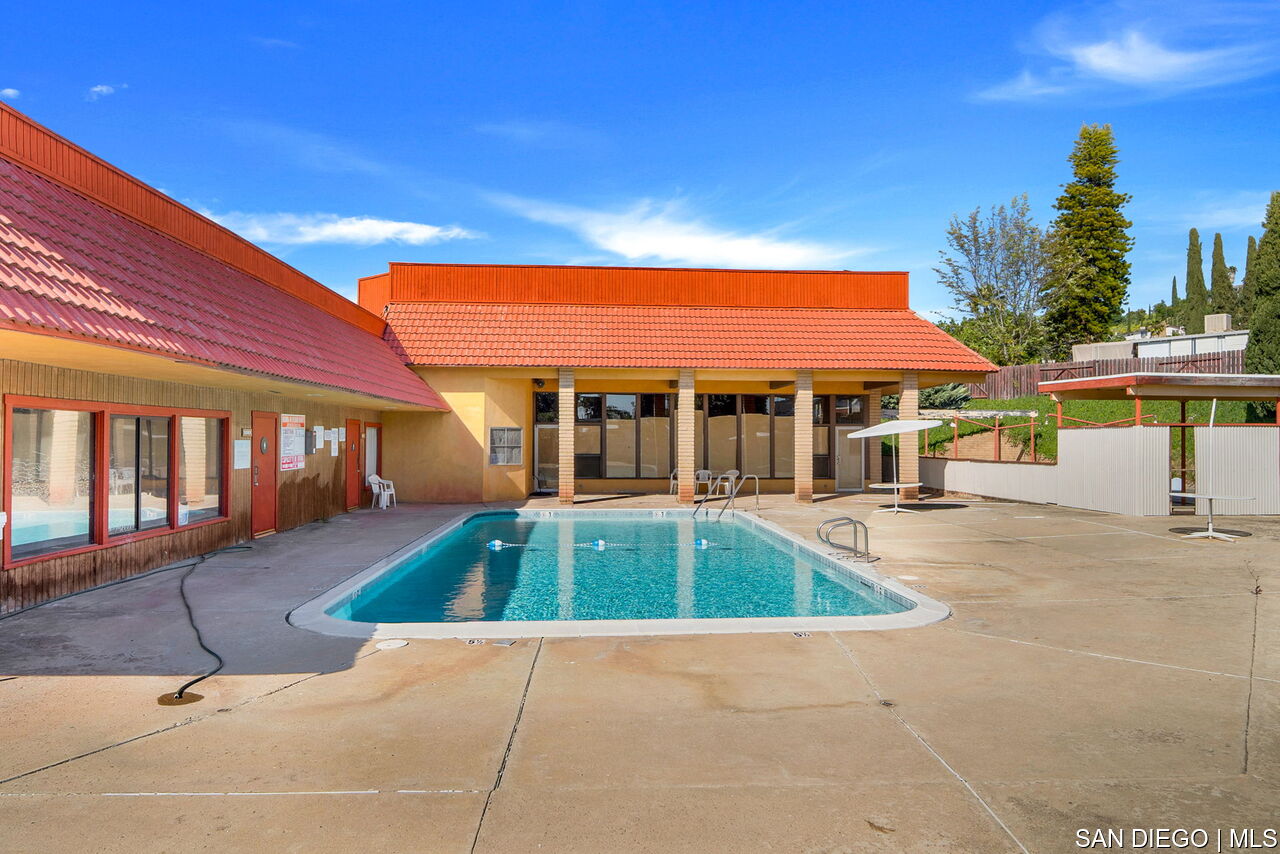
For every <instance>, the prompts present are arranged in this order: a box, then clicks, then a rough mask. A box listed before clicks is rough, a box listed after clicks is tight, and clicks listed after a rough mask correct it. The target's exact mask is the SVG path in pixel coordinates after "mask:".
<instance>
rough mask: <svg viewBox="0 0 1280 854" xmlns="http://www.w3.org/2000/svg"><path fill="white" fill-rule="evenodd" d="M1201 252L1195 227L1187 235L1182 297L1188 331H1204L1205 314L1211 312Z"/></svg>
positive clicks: (1183, 312)
mask: <svg viewBox="0 0 1280 854" xmlns="http://www.w3.org/2000/svg"><path fill="white" fill-rule="evenodd" d="M1200 253H1201V244H1200V232H1198V231H1196V230H1195V229H1194V228H1193V229H1191V233H1190V234H1189V235H1188V237H1187V278H1186V280H1185V281H1186V288H1185V290H1186V296H1184V297H1183V298H1182V311H1181V313H1180V318H1181V320H1182V325H1183V326H1185V327H1186V328H1187V333H1188V334H1191V335H1197V334H1199V333H1201V332H1204V316H1205V315H1206V314H1208V313H1209V291H1208V290H1207V289H1206V288H1205V286H1204V256H1203V255H1201V254H1200Z"/></svg>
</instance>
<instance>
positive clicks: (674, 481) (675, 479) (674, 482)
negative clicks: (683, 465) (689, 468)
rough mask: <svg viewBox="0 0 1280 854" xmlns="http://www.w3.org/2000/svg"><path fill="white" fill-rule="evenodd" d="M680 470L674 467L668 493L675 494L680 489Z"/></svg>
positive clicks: (669, 480)
mask: <svg viewBox="0 0 1280 854" xmlns="http://www.w3.org/2000/svg"><path fill="white" fill-rule="evenodd" d="M679 475H680V470H679V469H672V470H671V477H670V478H669V479H668V484H667V495H675V494H676V493H677V492H679V491H680V477H679Z"/></svg>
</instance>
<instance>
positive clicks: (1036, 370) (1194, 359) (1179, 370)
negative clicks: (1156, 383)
mask: <svg viewBox="0 0 1280 854" xmlns="http://www.w3.org/2000/svg"><path fill="white" fill-rule="evenodd" d="M1137 372H1143V373H1158V374H1239V373H1243V372H1244V351H1243V350H1232V351H1229V352H1225V353H1203V354H1201V355H1198V356H1156V357H1147V358H1141V359H1139V358H1136V357H1134V358H1128V359H1094V360H1092V361H1088V362H1043V363H1041V364H1037V365H1006V366H1005V367H1003V368H1000V369H999V370H998V371H995V372H994V373H990V374H987V378H986V379H985V380H983V381H982V382H980V383H970V384H969V393H970V394H971V395H973V397H975V398H983V399H988V400H1010V399H1012V398H1015V397H1029V396H1031V395H1036V394H1039V393H1040V389H1039V386H1040V383H1042V382H1050V381H1052V380H1069V379H1076V378H1078V377H1102V376H1107V375H1109V374H1127V373H1137Z"/></svg>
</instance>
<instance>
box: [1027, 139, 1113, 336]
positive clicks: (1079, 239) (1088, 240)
mask: <svg viewBox="0 0 1280 854" xmlns="http://www.w3.org/2000/svg"><path fill="white" fill-rule="evenodd" d="M1069 160H1070V162H1071V167H1072V172H1073V175H1074V180H1073V181H1072V182H1071V183H1069V184H1065V185H1064V186H1063V193H1062V195H1061V196H1059V197H1058V200H1057V202H1055V203H1054V206H1053V207H1054V209H1055V210H1057V211H1058V218H1057V220H1055V221H1054V233H1055V234H1056V235H1057V236H1058V237H1059V239H1060V240H1061V243H1062V246H1063V249H1064V250H1065V252H1066V253H1068V255H1069V256H1070V257H1071V258H1072V260H1073V262H1074V263H1077V264H1078V263H1083V265H1084V268H1085V269H1084V270H1083V272H1081V273H1079V274H1078V275H1074V276H1070V277H1063V279H1061V280H1060V281H1059V282H1058V283H1057V284H1056V285H1055V286H1054V288H1053V290H1052V292H1051V294H1050V297H1049V308H1048V311H1047V312H1046V313H1045V320H1046V323H1047V325H1048V327H1049V329H1050V330H1051V333H1052V338H1053V341H1054V347H1055V349H1056V350H1057V351H1058V352H1059V353H1062V352H1065V351H1067V350H1069V349H1070V347H1071V345H1072V344H1080V343H1085V342H1089V341H1099V340H1105V339H1106V338H1108V337H1110V331H1111V324H1113V323H1115V322H1116V321H1118V320H1119V319H1120V316H1121V310H1122V306H1123V305H1124V301H1125V297H1126V295H1127V294H1128V290H1129V262H1128V261H1127V260H1126V258H1125V255H1126V253H1127V252H1128V251H1129V249H1130V248H1131V247H1132V246H1133V238H1131V237H1130V236H1129V234H1128V233H1127V232H1126V231H1125V229H1127V228H1129V227H1130V226H1131V225H1132V223H1131V222H1129V220H1127V219H1125V217H1124V214H1122V213H1121V212H1120V208H1121V207H1122V206H1123V205H1124V204H1125V203H1127V202H1128V201H1129V195H1128V194H1127V193H1121V192H1118V191H1117V190H1116V189H1115V183H1116V163H1118V162H1119V157H1118V155H1117V151H1116V143H1115V136H1114V135H1113V134H1112V132H1111V125H1084V126H1082V127H1081V128H1080V136H1079V138H1078V139H1077V140H1076V144H1075V148H1074V150H1072V152H1071V156H1070V158H1069Z"/></svg>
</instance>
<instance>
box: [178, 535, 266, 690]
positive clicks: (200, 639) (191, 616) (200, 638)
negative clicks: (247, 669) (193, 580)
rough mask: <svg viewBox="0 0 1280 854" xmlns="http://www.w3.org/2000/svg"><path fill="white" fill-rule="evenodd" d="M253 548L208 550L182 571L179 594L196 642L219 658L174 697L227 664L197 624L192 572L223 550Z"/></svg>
mask: <svg viewBox="0 0 1280 854" xmlns="http://www.w3.org/2000/svg"><path fill="white" fill-rule="evenodd" d="M251 548H253V546H227V547H226V548H221V549H217V550H216V551H211V552H208V553H207V554H202V555H200V557H198V558H196V559H195V561H194V562H193V563H192V564H191V565H190V566H189V567H187V571H186V572H184V573H182V579H181V580H180V581H179V582H178V596H179V597H181V599H182V607H184V608H186V609H187V622H188V623H189V624H190V626H191V630H192V631H193V632H195V633H196V643H197V644H199V645H200V648H201V649H203V650H204V651H205V652H207V653H209V654H210V655H212V656H213V657H214V658H215V659H217V661H218V664H217V666H215V667H214V668H213V669H212V670H210V671H209V672H208V673H204V674H202V675H200V676H197V677H196V678H194V679H192V680H191V681H189V682H187V683H186V684H184V685H183V686H182V687H181V688H179V689H178V690H177V691H176V692H175V693H174V695H173V699H175V700H181V699H182V695H183V694H185V693H186V691H187V689H188V688H190V687H191V686H192V685H195V684H196V683H197V682H203V681H204V680H206V679H208V678H209V677H210V676H213V675H214V674H215V673H217V672H218V671H219V670H221V669H222V668H223V667H224V666H225V665H226V662H225V661H224V660H223V658H222V656H220V655H218V653H216V652H214V651H213V650H212V649H210V648H209V645H208V644H206V643H205V642H204V635H202V634H200V627H199V626H198V625H196V615H195V613H194V612H192V610H191V602H190V600H188V599H187V579H188V578H190V577H191V573H193V572H195V571H196V567H198V566H200V564H202V563H204V562H205V561H206V560H208V559H209V558H211V557H213V556H214V555H216V554H221V553H222V552H234V551H247V550H248V549H251Z"/></svg>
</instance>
